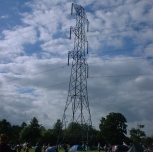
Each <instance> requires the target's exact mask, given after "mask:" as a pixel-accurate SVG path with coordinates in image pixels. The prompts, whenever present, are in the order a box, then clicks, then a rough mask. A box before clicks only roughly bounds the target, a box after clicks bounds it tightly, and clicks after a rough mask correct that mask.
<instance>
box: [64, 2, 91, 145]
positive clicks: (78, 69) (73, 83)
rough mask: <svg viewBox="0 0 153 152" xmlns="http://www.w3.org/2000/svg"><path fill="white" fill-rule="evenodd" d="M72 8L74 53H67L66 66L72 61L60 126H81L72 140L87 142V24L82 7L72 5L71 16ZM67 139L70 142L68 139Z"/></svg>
mask: <svg viewBox="0 0 153 152" xmlns="http://www.w3.org/2000/svg"><path fill="white" fill-rule="evenodd" d="M73 8H74V9H75V11H76V26H75V27H70V39H71V32H74V35H75V38H74V51H72V52H69V53H68V65H69V58H70V57H72V59H73V61H72V68H71V75H70V83H69V90H68V97H67V101H66V105H65V109H64V114H63V119H62V125H63V127H64V128H65V129H66V128H67V127H68V126H67V125H68V122H69V123H71V124H79V125H80V126H81V127H80V129H78V130H77V132H76V129H75V133H74V132H73V133H72V134H71V135H72V136H73V139H79V141H80V142H84V141H88V140H89V139H88V138H89V137H90V135H89V134H88V133H89V128H90V127H92V121H91V114H90V109H89V102H88V92H87V75H88V65H87V62H86V52H87V53H88V41H87V38H86V32H85V25H86V24H87V31H88V25H89V22H88V19H87V16H86V14H85V10H84V8H83V7H82V6H80V5H77V4H73V3H72V8H71V15H72V13H73ZM70 106H71V107H72V115H71V116H67V111H68V109H69V107H70ZM71 107H70V108H71ZM68 119H69V121H68ZM71 127H73V125H71ZM72 130H73V128H72ZM65 137H66V136H65ZM69 139H70V140H71V138H70V137H69Z"/></svg>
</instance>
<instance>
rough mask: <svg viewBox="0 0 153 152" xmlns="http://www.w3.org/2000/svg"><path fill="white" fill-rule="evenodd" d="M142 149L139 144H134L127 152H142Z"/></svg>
mask: <svg viewBox="0 0 153 152" xmlns="http://www.w3.org/2000/svg"><path fill="white" fill-rule="evenodd" d="M143 151H144V148H143V147H142V146H141V145H140V144H139V143H134V144H133V145H132V147H131V148H130V149H129V150H128V151H127V152H143Z"/></svg>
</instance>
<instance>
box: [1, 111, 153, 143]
mask: <svg viewBox="0 0 153 152" xmlns="http://www.w3.org/2000/svg"><path fill="white" fill-rule="evenodd" d="M126 123H127V121H126V118H125V117H124V116H123V115H122V114H121V113H114V112H112V113H109V114H108V115H107V116H106V118H104V117H102V118H101V120H100V124H99V130H96V129H95V128H91V129H90V134H92V139H91V140H90V141H89V143H88V144H89V145H92V146H94V145H95V146H97V143H98V142H100V143H101V145H102V146H103V145H105V144H111V145H114V144H122V143H123V142H125V143H127V144H130V143H133V142H139V143H142V144H143V145H146V146H148V145H151V144H152V143H153V136H150V137H146V135H145V132H144V131H143V128H144V127H145V126H144V125H138V126H136V128H131V129H130V130H129V134H130V137H127V136H126V135H127V124H126ZM71 125H72V124H69V126H68V127H67V128H66V131H67V134H71V130H70V126H71ZM73 125H74V124H73ZM75 125H76V127H74V128H77V127H78V125H79V124H75ZM62 128H63V127H62V122H61V120H59V119H58V120H57V121H56V122H55V123H54V126H53V128H52V129H46V128H45V127H44V126H42V125H41V124H39V121H38V120H37V118H36V117H34V118H33V119H31V121H30V123H29V124H27V123H25V122H22V124H21V125H11V123H10V122H8V121H7V120H6V119H3V120H1V121H0V134H2V133H5V134H7V135H8V136H9V143H10V144H11V143H13V144H19V143H25V142H28V143H31V145H35V144H36V143H38V142H39V143H41V144H43V143H46V144H47V143H52V144H53V145H56V144H57V141H58V137H59V130H61V131H62V132H63V130H62ZM73 132H75V129H73Z"/></svg>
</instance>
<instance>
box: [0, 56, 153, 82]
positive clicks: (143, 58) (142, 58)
mask: <svg viewBox="0 0 153 152" xmlns="http://www.w3.org/2000/svg"><path fill="white" fill-rule="evenodd" d="M145 59H148V60H150V59H153V57H149V58H146V57H141V58H132V59H127V60H115V61H111V60H104V61H107V63H108V62H122V61H131V60H145ZM104 61H99V62H93V63H89V65H91V64H97V63H106V62H104ZM65 67H68V66H67V65H65V66H61V67H57V68H54V69H49V70H46V71H42V72H39V73H34V74H30V75H28V76H33V75H38V74H42V73H46V72H50V71H53V70H57V69H61V68H65ZM28 71H31V70H28ZM22 78H23V77H20V78H15V79H11V80H8V81H5V82H1V83H0V84H5V83H6V82H12V81H16V80H20V79H22Z"/></svg>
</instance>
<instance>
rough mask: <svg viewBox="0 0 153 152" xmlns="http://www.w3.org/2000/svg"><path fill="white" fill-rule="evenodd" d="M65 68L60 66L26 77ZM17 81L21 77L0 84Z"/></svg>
mask: <svg viewBox="0 0 153 152" xmlns="http://www.w3.org/2000/svg"><path fill="white" fill-rule="evenodd" d="M65 67H67V66H61V67H58V68H54V69H49V70H46V71H43V72H39V73H34V74H30V75H28V76H32V75H38V74H42V73H46V72H50V71H53V70H57V69H61V68H65ZM28 71H30V70H28ZM19 79H22V77H20V78H15V79H11V80H8V81H5V82H1V83H0V84H4V83H6V82H12V81H16V80H19Z"/></svg>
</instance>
